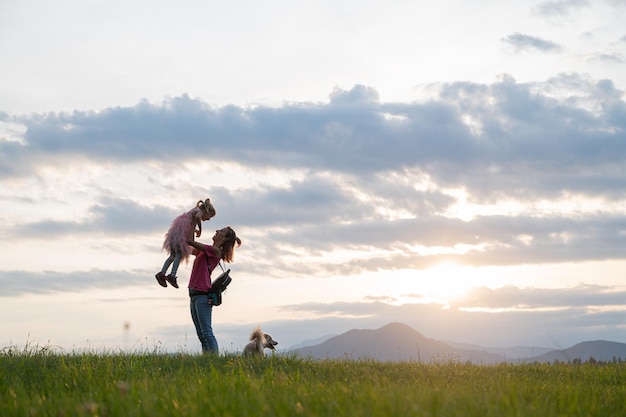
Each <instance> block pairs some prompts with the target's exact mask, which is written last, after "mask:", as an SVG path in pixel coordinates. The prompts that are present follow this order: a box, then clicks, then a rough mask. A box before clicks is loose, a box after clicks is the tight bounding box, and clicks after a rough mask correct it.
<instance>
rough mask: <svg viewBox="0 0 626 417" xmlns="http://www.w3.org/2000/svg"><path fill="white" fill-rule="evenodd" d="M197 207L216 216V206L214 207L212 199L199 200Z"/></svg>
mask: <svg viewBox="0 0 626 417" xmlns="http://www.w3.org/2000/svg"><path fill="white" fill-rule="evenodd" d="M196 207H198V208H200V209H202V210H204V211H205V212H207V213H209V216H211V217H214V216H215V207H213V204H211V200H210V199H208V198H207V199H206V200H204V201H202V200H198V202H197V203H196Z"/></svg>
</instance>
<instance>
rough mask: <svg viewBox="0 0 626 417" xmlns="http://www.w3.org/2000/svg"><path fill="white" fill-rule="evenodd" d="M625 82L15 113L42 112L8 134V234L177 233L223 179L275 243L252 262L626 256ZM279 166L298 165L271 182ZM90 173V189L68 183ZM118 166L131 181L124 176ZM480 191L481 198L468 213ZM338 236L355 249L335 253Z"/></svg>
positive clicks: (244, 217)
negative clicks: (37, 208)
mask: <svg viewBox="0 0 626 417" xmlns="http://www.w3.org/2000/svg"><path fill="white" fill-rule="evenodd" d="M623 94H624V92H623V91H621V90H619V89H618V88H616V86H615V85H614V84H613V83H612V82H611V81H609V80H599V81H594V80H590V79H589V78H586V77H583V76H580V75H577V74H561V75H559V76H557V77H554V78H552V79H549V80H546V81H545V82H542V83H528V84H520V83H517V82H516V81H515V80H514V79H512V78H511V77H510V76H504V77H502V78H501V79H500V80H499V81H498V82H495V83H493V84H477V83H470V82H458V83H451V84H443V85H441V86H439V95H438V97H436V98H433V99H432V100H429V101H426V102H415V103H393V102H392V103H384V102H380V99H379V97H378V95H377V93H376V91H375V90H373V89H372V88H369V87H365V86H356V87H354V88H353V89H351V90H347V91H344V90H339V89H337V90H335V91H334V92H333V93H332V95H331V99H330V101H329V102H328V103H288V104H285V105H283V106H280V107H276V108H270V107H262V106H259V107H251V108H243V107H237V106H226V107H219V108H212V107H210V106H209V105H207V104H206V103H203V102H202V101H200V100H197V99H192V98H190V97H188V96H182V97H177V98H170V99H167V100H165V101H164V102H163V103H162V104H160V105H155V104H149V103H147V102H141V103H139V104H137V105H136V106H133V107H127V108H110V109H105V110H103V111H101V112H74V113H59V114H32V115H22V116H11V115H6V114H5V115H4V116H3V117H4V120H5V121H6V122H9V123H12V124H15V123H19V124H20V125H22V126H24V129H22V130H20V129H12V132H20V131H21V132H22V136H21V137H18V138H17V139H18V140H11V141H2V142H0V153H2V155H3V158H2V159H0V172H1V173H2V174H0V175H2V178H3V183H4V184H6V188H5V189H4V190H3V191H2V193H0V198H2V199H3V201H5V202H6V203H7V207H9V206H11V207H13V205H15V207H17V208H15V210H18V208H19V210H18V211H15V212H13V211H10V210H9V209H7V216H12V220H11V221H5V222H3V224H2V225H0V235H2V236H3V237H4V239H5V241H10V240H12V239H16V238H20V237H29V236H34V237H33V238H32V239H35V238H37V237H39V238H42V237H45V238H46V239H53V238H58V239H61V238H67V239H70V238H72V237H76V236H81V237H82V238H85V239H95V238H97V239H98V241H99V243H101V244H103V245H108V247H115V246H117V245H119V244H120V242H122V240H120V239H125V240H124V242H126V243H125V244H126V245H129V246H130V245H136V243H131V239H134V237H135V236H137V235H141V236H150V235H153V236H159V239H161V238H162V236H163V233H165V231H166V230H167V227H168V226H169V223H170V222H171V220H172V219H173V218H174V217H175V216H176V215H178V214H180V212H181V211H182V210H185V209H190V208H191V206H192V204H193V203H195V201H197V199H198V198H204V197H205V196H210V197H211V198H212V199H213V201H215V202H216V204H217V208H218V213H219V214H218V216H219V223H220V224H229V225H232V226H234V227H235V228H236V229H237V230H238V232H239V231H242V232H243V233H240V234H241V235H242V238H244V242H245V244H249V245H250V246H249V247H248V250H249V251H250V252H249V255H250V256H252V257H254V259H257V260H258V261H257V262H255V263H253V264H249V265H246V266H243V267H244V268H247V269H246V271H247V272H250V273H262V271H264V270H267V268H272V267H273V266H275V269H276V270H277V276H279V277H280V276H289V277H299V276H312V275H315V276H317V275H327V274H339V275H341V274H344V275H349V274H358V273H360V272H364V271H373V270H377V269H379V268H382V269H410V268H413V269H422V268H427V267H429V266H432V265H434V264H436V263H439V262H442V261H448V262H456V263H459V264H468V265H519V264H525V263H554V262H565V261H585V260H606V259H623V253H622V252H620V248H623V247H624V246H625V245H626V233H625V232H624V231H625V230H626V218H625V217H624V214H623V210H621V209H620V207H623V205H624V201H625V199H626V194H625V193H624V190H625V189H626V179H625V178H624V175H623V166H624V162H625V161H626V147H624V144H623V135H624V130H625V128H626V105H625V104H624V101H623V99H622V97H623ZM12 126H13V125H12ZM68 166H69V167H70V168H68ZM198 166H201V167H206V168H198ZM71 167H74V168H71ZM68 169H74V170H75V172H67V173H66V171H65V170H68ZM205 169H206V170H208V171H204V170H205ZM198 170H200V171H198ZM230 170H235V171H237V170H239V171H237V172H239V174H238V175H241V176H242V177H243V178H246V179H245V180H243V181H241V183H240V184H239V185H238V186H236V187H234V186H229V185H226V184H221V183H220V182H219V181H216V180H215V178H216V176H217V175H223V176H224V177H227V175H228V172H230ZM270 171H271V172H275V173H277V175H278V176H279V177H280V178H281V180H280V181H278V182H276V181H274V182H272V181H269V180H268V181H264V180H263V175H265V173H267V172H270ZM51 172H59V174H57V175H56V176H51V175H50V173H51ZM153 172H157V173H158V172H163V173H164V174H162V175H161V174H154V175H153V174H152V173H153ZM199 172H201V174H199ZM207 172H208V173H207ZM76 173H78V177H79V178H80V180H74V179H72V181H73V182H75V181H79V185H74V184H73V183H72V184H70V185H72V186H73V187H75V188H76V189H77V190H78V192H73V193H71V197H72V198H74V199H76V201H77V202H78V203H79V204H78V205H77V204H74V202H64V201H63V198H65V197H59V196H58V195H57V194H58V193H56V192H55V191H54V190H55V189H56V188H57V187H58V186H57V185H56V181H62V180H63V179H64V178H67V177H69V176H70V174H76ZM146 173H147V174H146ZM113 174H115V175H113ZM151 175H153V177H152V178H150V176H151ZM146 176H148V178H146ZM32 177H34V178H36V179H35V180H34V181H37V182H36V183H31V182H29V181H33V180H31V179H30V178H32ZM179 177H180V178H183V179H184V180H180V179H179ZM114 178H119V179H118V180H116V181H118V182H119V184H113V185H111V184H109V183H108V182H110V181H112V180H113V179H114ZM199 178H201V180H200V181H199V180H198V179H199ZM190 179H191V180H190ZM250 179H254V181H251V180H250ZM81 180H82V181H85V182H84V183H80V181H81ZM189 183H191V184H192V185H184V184H189ZM207 183H208V184H210V185H204V184H207ZM33 186H36V187H40V188H39V189H41V190H44V189H45V190H50V193H51V195H52V196H54V197H53V198H55V199H57V200H59V201H58V202H57V204H59V206H60V207H62V209H63V210H62V211H59V212H58V213H60V214H58V213H57V211H55V210H50V209H47V210H46V211H44V212H37V216H30V215H28V216H25V215H20V216H18V215H16V214H13V213H18V212H19V213H23V212H24V204H23V203H22V202H24V201H31V202H34V201H35V200H33V199H32V198H33V197H32V196H31V195H30V193H28V195H27V194H25V192H26V191H25V190H28V189H31V187H33ZM127 186H128V187H130V188H129V190H125V188H124V187H127ZM144 189H145V190H144ZM122 190H123V192H122ZM142 190H144V191H142ZM146 190H147V191H146ZM87 192H89V193H92V194H90V196H89V199H86V195H87V194H86V193H87ZM183 192H184V193H188V194H190V195H192V196H193V197H192V198H190V199H189V206H188V207H182V209H181V208H179V207H180V204H181V202H180V201H172V200H173V199H174V198H177V197H176V196H177V195H179V194H181V193H183ZM164 193H166V194H165V195H163V194H164ZM40 197H41V196H38V198H40ZM51 198H52V197H51ZM27 199H30V200H27ZM172 202H174V205H175V207H176V208H172V207H173V206H172V205H170V204H169V203H172ZM217 202H219V204H218V203H217ZM546 202H548V203H549V204H546ZM464 204H469V208H470V209H471V208H472V207H474V208H473V211H472V212H470V213H468V214H466V215H463V213H462V210H463V206H464ZM506 205H512V206H511V207H512V208H510V209H506V208H504V207H506ZM31 206H33V204H28V205H27V207H29V208H30V207H31ZM459 206H460V207H461V208H459ZM33 209H34V208H33ZM458 210H461V212H458ZM70 211H71V212H70ZM68 212H69V213H68ZM7 219H8V217H7ZM216 221H217V220H216ZM205 227H206V226H205ZM211 227H212V226H211ZM244 234H246V235H247V239H248V240H246V236H244ZM157 240H158V239H157ZM261 242H262V243H261ZM160 243H161V242H160V241H158V242H157V243H155V244H154V247H155V248H159V247H160ZM59 250H60V249H59ZM334 251H337V252H342V253H344V256H342V257H341V261H332V260H329V261H327V262H323V263H320V259H325V258H326V257H327V256H328V255H329V254H331V253H333V252H334Z"/></svg>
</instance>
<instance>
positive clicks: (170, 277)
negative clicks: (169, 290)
mask: <svg viewBox="0 0 626 417" xmlns="http://www.w3.org/2000/svg"><path fill="white" fill-rule="evenodd" d="M165 279H166V280H167V282H169V283H170V285H171V286H172V287H174V288H178V284H177V283H176V277H175V276H174V275H172V274H169V275H168V276H166V277H165Z"/></svg>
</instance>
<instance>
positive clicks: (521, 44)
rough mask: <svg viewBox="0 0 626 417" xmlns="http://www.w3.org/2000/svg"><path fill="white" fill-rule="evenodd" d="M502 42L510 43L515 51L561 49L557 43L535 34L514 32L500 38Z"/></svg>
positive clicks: (559, 50)
mask: <svg viewBox="0 0 626 417" xmlns="http://www.w3.org/2000/svg"><path fill="white" fill-rule="evenodd" d="M502 42H504V43H507V44H509V45H511V46H512V47H513V48H514V49H515V51H516V52H520V51H525V50H537V51H540V52H561V50H562V49H563V48H562V47H561V46H560V45H559V44H558V43H555V42H552V41H549V40H546V39H542V38H538V37H535V36H530V35H524V34H522V33H514V34H512V35H509V36H507V37H506V38H502Z"/></svg>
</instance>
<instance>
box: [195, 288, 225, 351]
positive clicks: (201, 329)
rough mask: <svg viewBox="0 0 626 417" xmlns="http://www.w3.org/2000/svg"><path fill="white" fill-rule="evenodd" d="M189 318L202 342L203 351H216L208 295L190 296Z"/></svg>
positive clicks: (211, 309) (211, 307) (211, 311)
mask: <svg viewBox="0 0 626 417" xmlns="http://www.w3.org/2000/svg"><path fill="white" fill-rule="evenodd" d="M190 306H191V319H192V320H193V324H194V326H196V333H197V334H198V339H200V343H201V344H202V352H203V353H218V352H219V350H218V347H217V339H216V338H215V335H214V334H213V328H212V327H211V316H212V313H213V305H212V304H209V296H208V295H194V296H192V297H190Z"/></svg>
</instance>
